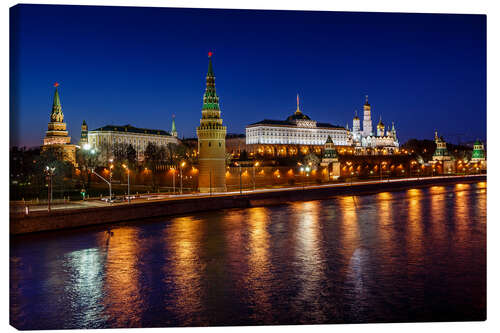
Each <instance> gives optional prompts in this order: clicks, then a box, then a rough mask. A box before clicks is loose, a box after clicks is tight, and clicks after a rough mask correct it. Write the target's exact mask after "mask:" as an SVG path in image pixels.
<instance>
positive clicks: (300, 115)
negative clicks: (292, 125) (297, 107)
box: [286, 112, 311, 121]
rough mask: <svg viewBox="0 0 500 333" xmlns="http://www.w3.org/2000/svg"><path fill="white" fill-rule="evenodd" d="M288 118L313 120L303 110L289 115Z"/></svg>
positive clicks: (289, 119)
mask: <svg viewBox="0 0 500 333" xmlns="http://www.w3.org/2000/svg"><path fill="white" fill-rule="evenodd" d="M286 120H288V121H292V120H311V118H309V117H308V116H306V115H305V114H303V113H302V112H295V113H294V114H292V115H291V116H289V117H288V118H286Z"/></svg>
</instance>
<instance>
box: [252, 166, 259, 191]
mask: <svg viewBox="0 0 500 333" xmlns="http://www.w3.org/2000/svg"><path fill="white" fill-rule="evenodd" d="M258 166H259V162H255V164H254V165H253V190H254V191H255V168H256V167H258Z"/></svg>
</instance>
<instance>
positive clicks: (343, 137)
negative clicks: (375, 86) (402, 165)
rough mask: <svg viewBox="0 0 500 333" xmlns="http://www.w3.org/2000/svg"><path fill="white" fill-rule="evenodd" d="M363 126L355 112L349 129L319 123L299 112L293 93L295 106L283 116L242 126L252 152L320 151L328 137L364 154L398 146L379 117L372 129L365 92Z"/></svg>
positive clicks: (341, 147)
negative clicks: (288, 113) (244, 128)
mask: <svg viewBox="0 0 500 333" xmlns="http://www.w3.org/2000/svg"><path fill="white" fill-rule="evenodd" d="M363 110H364V118H363V128H361V123H360V119H359V118H358V116H357V115H356V116H355V117H354V119H353V126H352V130H349V128H348V126H346V127H343V126H337V125H332V124H329V123H320V122H317V121H315V120H312V119H311V118H310V117H309V116H307V115H305V114H304V113H302V111H301V110H300V105H299V96H298V95H297V110H296V111H295V112H294V114H292V115H291V116H289V117H288V118H287V119H285V120H270V119H264V120H262V121H259V122H256V123H253V124H250V125H248V126H247V127H246V145H247V149H248V151H249V152H250V153H252V154H266V155H276V156H280V155H281V156H289V155H295V154H297V153H298V152H299V151H300V152H301V153H302V154H307V153H309V152H314V153H316V154H321V153H322V151H323V150H324V144H325V142H326V141H327V138H328V137H330V139H331V140H332V144H333V145H334V146H337V147H338V148H337V149H339V150H343V151H349V152H351V151H352V152H356V153H358V154H364V153H366V152H367V150H368V149H374V151H375V152H376V153H379V152H381V153H383V154H390V153H393V152H394V151H397V149H399V141H398V138H397V135H396V128H395V127H394V123H392V129H387V130H386V129H385V125H384V124H383V123H382V118H380V121H379V123H378V125H377V131H376V133H374V132H373V125H372V119H371V105H370V104H369V103H368V96H367V99H366V102H365V104H364V106H363Z"/></svg>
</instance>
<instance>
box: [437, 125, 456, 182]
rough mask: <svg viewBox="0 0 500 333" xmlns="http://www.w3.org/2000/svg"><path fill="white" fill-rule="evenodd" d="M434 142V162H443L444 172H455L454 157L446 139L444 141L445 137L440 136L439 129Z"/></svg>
mask: <svg viewBox="0 0 500 333" xmlns="http://www.w3.org/2000/svg"><path fill="white" fill-rule="evenodd" d="M434 142H435V143H436V150H435V151H434V155H432V161H433V163H434V164H436V163H442V167H443V169H442V172H444V173H452V172H455V161H454V158H453V156H451V155H450V153H449V152H448V148H447V147H446V141H444V139H443V137H439V136H438V133H437V131H436V132H435V134H434Z"/></svg>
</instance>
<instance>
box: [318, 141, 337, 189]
mask: <svg viewBox="0 0 500 333" xmlns="http://www.w3.org/2000/svg"><path fill="white" fill-rule="evenodd" d="M320 165H321V166H324V167H327V168H328V169H327V170H328V172H327V173H326V176H327V180H330V179H337V178H338V177H339V176H340V162H339V156H338V154H337V151H336V150H335V144H334V143H333V141H332V138H331V137H330V136H328V138H327V139H326V142H325V152H324V154H323V158H322V159H321V164H320Z"/></svg>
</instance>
